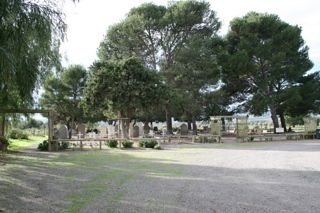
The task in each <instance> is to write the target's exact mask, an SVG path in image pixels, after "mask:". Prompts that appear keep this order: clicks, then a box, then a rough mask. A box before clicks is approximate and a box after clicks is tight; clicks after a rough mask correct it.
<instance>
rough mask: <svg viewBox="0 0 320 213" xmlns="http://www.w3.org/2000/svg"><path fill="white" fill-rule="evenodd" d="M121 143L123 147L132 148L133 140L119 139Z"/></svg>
mask: <svg viewBox="0 0 320 213" xmlns="http://www.w3.org/2000/svg"><path fill="white" fill-rule="evenodd" d="M121 144H122V146H123V147H124V148H132V147H133V142H132V141H128V140H127V141H121Z"/></svg>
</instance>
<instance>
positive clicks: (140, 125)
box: [136, 122, 143, 136]
mask: <svg viewBox="0 0 320 213" xmlns="http://www.w3.org/2000/svg"><path fill="white" fill-rule="evenodd" d="M136 126H138V127H139V136H140V135H143V124H142V123H141V122H139V123H137V124H136Z"/></svg>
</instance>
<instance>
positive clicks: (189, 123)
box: [188, 120, 192, 130]
mask: <svg viewBox="0 0 320 213" xmlns="http://www.w3.org/2000/svg"><path fill="white" fill-rule="evenodd" d="M191 124H192V120H188V130H192V126H191Z"/></svg>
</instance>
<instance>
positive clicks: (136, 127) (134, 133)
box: [132, 126, 139, 138]
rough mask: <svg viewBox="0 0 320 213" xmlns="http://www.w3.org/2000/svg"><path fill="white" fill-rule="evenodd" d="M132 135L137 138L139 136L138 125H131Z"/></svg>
mask: <svg viewBox="0 0 320 213" xmlns="http://www.w3.org/2000/svg"><path fill="white" fill-rule="evenodd" d="M132 137H134V138H137V137H139V127H138V126H134V127H133V135H132Z"/></svg>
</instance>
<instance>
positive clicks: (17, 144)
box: [9, 136, 47, 150]
mask: <svg viewBox="0 0 320 213" xmlns="http://www.w3.org/2000/svg"><path fill="white" fill-rule="evenodd" d="M46 139H47V137H43V136H31V137H29V139H28V140H26V139H10V142H11V144H10V147H9V150H17V149H21V148H25V147H29V146H33V145H38V144H39V143H42V142H43V141H44V140H46Z"/></svg>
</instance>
